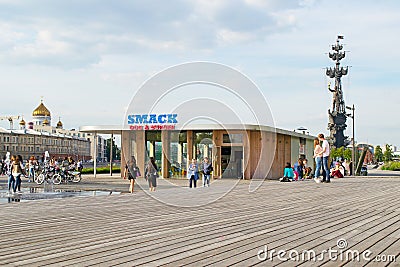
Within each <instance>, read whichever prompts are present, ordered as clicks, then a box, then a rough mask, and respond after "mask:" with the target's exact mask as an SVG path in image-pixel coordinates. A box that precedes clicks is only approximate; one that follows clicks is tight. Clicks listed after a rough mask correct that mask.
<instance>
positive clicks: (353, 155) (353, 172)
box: [346, 104, 356, 176]
mask: <svg viewBox="0 0 400 267" xmlns="http://www.w3.org/2000/svg"><path fill="white" fill-rule="evenodd" d="M346 109H349V110H351V111H352V114H347V117H350V118H352V119H353V138H352V144H353V149H352V151H351V161H352V162H353V166H352V175H353V176H356V162H355V153H356V148H355V137H354V132H355V129H354V124H355V123H354V121H355V116H354V111H355V108H354V104H353V106H352V107H349V106H346Z"/></svg>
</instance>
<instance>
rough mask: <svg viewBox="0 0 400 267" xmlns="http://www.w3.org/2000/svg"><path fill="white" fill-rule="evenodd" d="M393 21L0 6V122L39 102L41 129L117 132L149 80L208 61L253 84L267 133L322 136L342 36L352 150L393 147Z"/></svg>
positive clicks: (205, 10) (382, 12) (391, 5)
mask: <svg viewBox="0 0 400 267" xmlns="http://www.w3.org/2000/svg"><path fill="white" fill-rule="evenodd" d="M398 14H400V2H399V1H396V0H392V1H391V0H386V1H372V0H366V1H361V0H360V1H357V0H355V1H345V0H336V1H327V0H320V1H318V0H301V1H295V0H285V1H281V0H264V1H262V0H241V1H239V0H213V1H206V0H182V1H177V0H169V1H161V0H160V1H151V0H150V1H118V0H116V1H105V0H104V1H94V0H93V1H91V0H86V1H85V0H79V1H75V0H70V1H53V0H36V1H29V0H0V88H1V92H2V93H1V96H0V99H1V103H2V104H1V112H0V116H8V115H23V116H24V118H25V120H27V121H29V120H30V119H31V115H32V111H33V109H34V108H36V107H37V106H38V105H39V104H40V100H41V97H43V101H44V104H45V105H46V106H47V107H48V108H49V110H50V111H51V113H52V123H53V124H55V123H56V122H57V121H58V118H59V117H61V120H62V122H63V123H64V127H65V128H79V127H80V126H83V125H118V124H121V123H123V119H124V115H125V111H126V109H127V106H128V105H129V103H130V100H131V99H132V97H133V95H134V93H135V92H136V91H137V90H138V88H139V87H140V86H141V85H142V84H143V83H144V82H145V81H146V80H147V79H149V78H150V77H151V76H152V75H155V74H156V73H158V72H159V71H161V70H163V69H165V68H168V67H170V66H173V65H177V64H180V63H184V62H191V61H210V62H217V63H220V64H225V65H227V66H231V67H233V68H235V69H237V70H239V71H241V72H242V73H243V74H245V75H247V76H248V77H249V78H250V79H251V80H252V81H253V82H254V83H256V84H257V86H258V87H259V88H260V90H261V91H262V93H263V94H264V95H265V97H266V99H267V101H268V103H269V105H270V108H271V111H272V113H273V116H274V119H275V126H277V127H279V128H283V129H287V130H293V129H296V128H299V127H306V128H307V129H308V131H309V132H310V133H311V134H318V133H320V132H323V133H325V134H329V132H328V130H327V124H328V114H327V110H328V109H329V108H330V107H331V104H332V94H331V93H330V92H329V91H328V89H327V84H328V82H329V81H330V79H328V78H327V76H326V75H325V70H324V68H326V67H333V65H334V63H333V62H332V61H331V60H330V59H329V57H328V55H327V53H328V52H330V47H331V45H332V44H334V43H335V42H336V37H337V35H343V36H344V40H343V42H342V43H343V44H344V50H345V51H346V58H345V59H344V60H342V64H343V65H344V66H350V70H349V74H348V75H347V76H345V77H344V78H343V79H342V85H343V92H344V98H345V102H346V104H347V105H352V104H354V105H355V108H356V111H355V112H356V118H355V119H356V120H355V123H356V127H355V132H356V140H357V141H359V142H368V143H370V144H373V145H377V144H381V145H382V144H385V143H389V144H394V145H400V134H399V133H400V120H399V119H398V115H397V114H398V111H399V107H400V105H399V100H400V92H399V90H398V86H399V84H400V75H399V74H400V67H399V64H398V62H400V49H398V43H399V40H400V34H399V31H400V30H399V29H400V16H399V15H398ZM347 124H348V125H349V127H348V128H347V130H346V132H345V135H349V136H351V134H352V128H351V125H352V121H351V119H348V122H347ZM0 126H3V127H7V126H8V122H7V121H1V122H0Z"/></svg>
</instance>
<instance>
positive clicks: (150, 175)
mask: <svg viewBox="0 0 400 267" xmlns="http://www.w3.org/2000/svg"><path fill="white" fill-rule="evenodd" d="M145 176H146V178H147V181H148V182H149V191H156V187H157V178H158V176H159V175H158V168H157V164H156V161H155V160H154V157H150V160H149V161H148V162H147V164H146V169H145Z"/></svg>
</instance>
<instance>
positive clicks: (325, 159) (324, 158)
mask: <svg viewBox="0 0 400 267" xmlns="http://www.w3.org/2000/svg"><path fill="white" fill-rule="evenodd" d="M318 139H319V141H321V142H322V145H321V147H322V166H323V168H324V171H325V177H324V179H323V180H322V182H325V183H330V182H331V178H330V170H329V165H328V161H329V155H330V147H329V143H328V141H327V140H326V139H325V136H324V134H322V133H321V134H319V135H318Z"/></svg>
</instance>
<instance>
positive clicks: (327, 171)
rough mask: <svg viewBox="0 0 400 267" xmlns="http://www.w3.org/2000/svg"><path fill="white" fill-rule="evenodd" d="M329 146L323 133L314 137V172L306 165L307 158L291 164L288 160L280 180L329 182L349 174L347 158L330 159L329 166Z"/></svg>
mask: <svg viewBox="0 0 400 267" xmlns="http://www.w3.org/2000/svg"><path fill="white" fill-rule="evenodd" d="M329 156H330V146H329V143H328V141H327V140H326V139H325V136H324V134H319V135H318V137H317V138H315V139H314V156H313V157H314V160H315V166H316V168H315V172H314V173H312V168H311V167H309V166H308V161H307V159H304V158H299V160H298V161H297V162H296V163H295V164H294V165H293V166H291V164H290V162H287V163H286V166H285V168H284V171H283V172H284V173H283V177H282V178H281V179H280V181H281V182H291V181H301V180H304V179H311V178H313V179H314V181H315V182H316V183H330V182H331V178H343V177H344V176H345V175H348V174H350V165H349V163H348V161H347V159H343V158H341V159H339V160H337V161H332V163H331V164H330V166H331V167H329Z"/></svg>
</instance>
